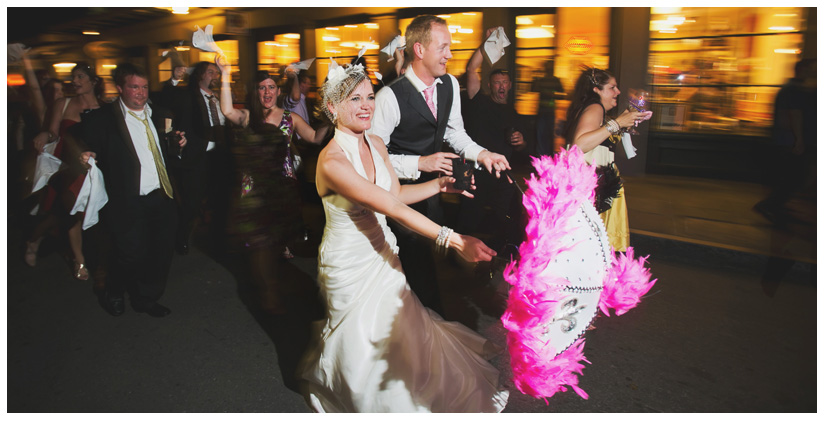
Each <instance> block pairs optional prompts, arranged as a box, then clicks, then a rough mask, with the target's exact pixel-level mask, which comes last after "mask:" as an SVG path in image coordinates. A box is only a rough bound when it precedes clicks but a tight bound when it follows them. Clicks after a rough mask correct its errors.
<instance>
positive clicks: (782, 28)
mask: <svg viewBox="0 0 825 421" xmlns="http://www.w3.org/2000/svg"><path fill="white" fill-rule="evenodd" d="M768 29H770V30H771V31H794V30H796V28H794V27H793V26H771V27H770V28H768Z"/></svg>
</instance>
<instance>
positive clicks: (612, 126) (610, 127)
mask: <svg viewBox="0 0 825 421" xmlns="http://www.w3.org/2000/svg"><path fill="white" fill-rule="evenodd" d="M604 126H605V127H606V128H607V132H608V133H610V134H616V133H619V131H621V130H622V126H619V122H618V121H616V120H613V119H612V118H611V119H609V120H607V123H605V125H604Z"/></svg>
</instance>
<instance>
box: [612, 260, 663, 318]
mask: <svg viewBox="0 0 825 421" xmlns="http://www.w3.org/2000/svg"><path fill="white" fill-rule="evenodd" d="M648 257H650V256H645V257H640V258H638V259H635V260H634V259H633V247H628V248H627V251H626V252H625V253H624V254H620V255H619V257H618V258H617V257H615V256H614V257H613V264H612V265H611V266H610V273H608V275H607V279H605V281H604V289H603V290H602V293H601V295H600V296H599V309H601V311H602V313H604V314H605V315H607V316H610V312H609V309H611V308H612V309H613V311H615V312H616V315H617V316H621V315H622V314H625V313H627V311H628V310H630V309H631V308H633V307H636V305H637V304H639V301H640V300H641V298H642V296H643V295H645V294H647V292H648V291H650V288H651V287H652V286H653V284H655V283H656V281H657V279H654V280H652V281H650V270H648V269H647V268H645V267H644V265H645V261H646V260H647V258H648ZM648 281H649V282H648Z"/></svg>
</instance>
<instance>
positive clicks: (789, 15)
mask: <svg viewBox="0 0 825 421" xmlns="http://www.w3.org/2000/svg"><path fill="white" fill-rule="evenodd" d="M774 16H776V17H778V18H792V17H795V16H796V13H777V14H775V15H774Z"/></svg>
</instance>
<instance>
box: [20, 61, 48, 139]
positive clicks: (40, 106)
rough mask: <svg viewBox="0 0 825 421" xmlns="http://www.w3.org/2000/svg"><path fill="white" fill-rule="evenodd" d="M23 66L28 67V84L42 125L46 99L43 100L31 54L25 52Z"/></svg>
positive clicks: (44, 117) (44, 119)
mask: <svg viewBox="0 0 825 421" xmlns="http://www.w3.org/2000/svg"><path fill="white" fill-rule="evenodd" d="M23 66H24V67H25V68H26V84H27V85H28V86H29V89H31V91H32V101H34V108H35V110H36V111H37V117H38V119H39V121H38V123H40V125H41V126H42V125H43V123H45V121H46V101H44V100H43V92H41V90H40V81H39V80H37V76H36V75H35V74H34V68H33V67H32V63H31V61H30V60H29V54H28V53H27V52H25V51H24V52H23Z"/></svg>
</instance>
